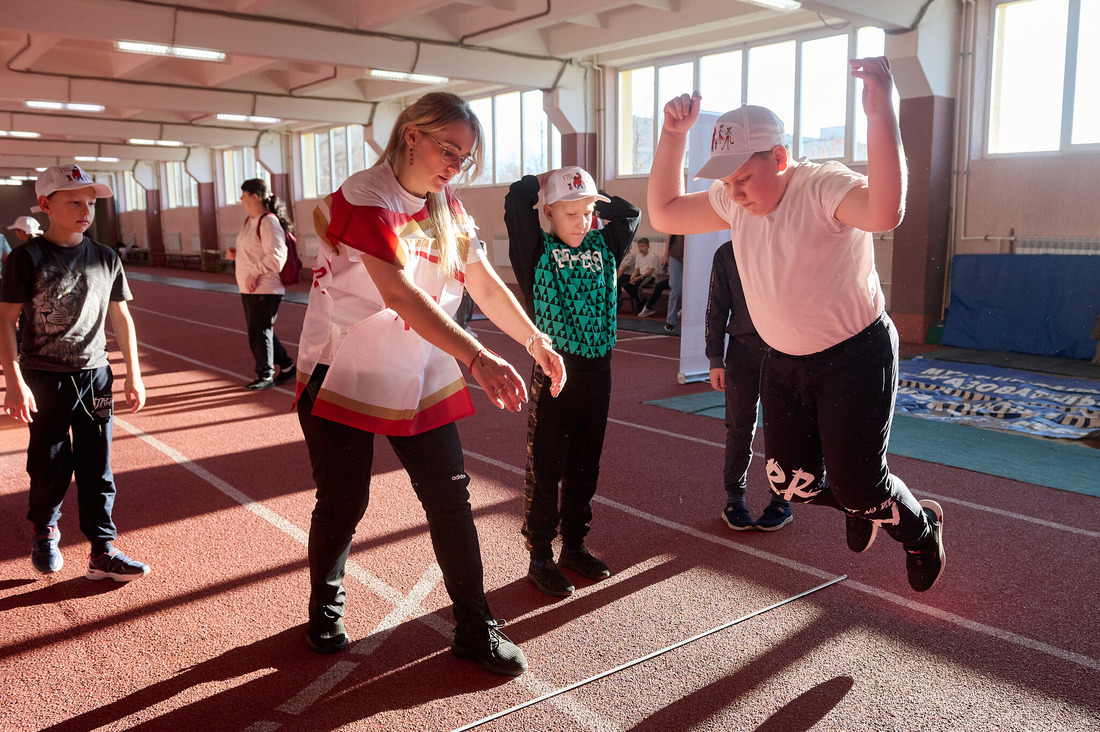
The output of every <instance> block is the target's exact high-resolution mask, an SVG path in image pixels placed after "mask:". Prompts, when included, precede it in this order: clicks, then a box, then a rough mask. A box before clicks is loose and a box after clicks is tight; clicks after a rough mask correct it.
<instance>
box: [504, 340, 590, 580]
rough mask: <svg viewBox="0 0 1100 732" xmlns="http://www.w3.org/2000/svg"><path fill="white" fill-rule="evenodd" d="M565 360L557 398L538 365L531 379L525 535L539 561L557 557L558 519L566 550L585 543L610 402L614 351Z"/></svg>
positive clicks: (532, 554)
mask: <svg viewBox="0 0 1100 732" xmlns="http://www.w3.org/2000/svg"><path fill="white" fill-rule="evenodd" d="M563 359H564V361H565V371H566V373H567V374H569V379H568V380H567V381H566V382H565V388H563V389H562V390H561V393H560V394H558V395H557V396H556V397H553V396H550V379H549V378H548V377H547V376H546V374H545V373H544V372H543V370H542V369H541V368H540V367H539V366H538V365H537V364H536V365H535V371H534V376H533V377H532V379H531V404H530V408H529V410H528V413H527V470H526V474H525V488H524V500H523V528H522V533H523V535H524V536H525V537H526V542H525V543H526V546H527V550H528V551H529V552H531V558H532V559H534V560H537V561H541V560H546V559H551V558H553V556H554V553H553V549H552V548H551V546H550V544H551V542H552V541H553V540H554V537H555V536H556V535H557V531H558V524H559V522H560V524H561V536H562V543H563V544H564V545H565V547H566V548H568V549H579V548H580V547H581V546H583V545H584V537H585V536H587V535H588V531H589V529H590V528H591V527H590V526H589V522H590V521H591V520H592V496H594V495H596V483H597V481H598V480H599V477H600V455H601V454H602V453H603V438H604V433H605V432H606V431H607V411H608V409H609V408H610V406H611V355H610V354H608V355H606V356H603V357H602V358H582V357H580V356H574V355H571V354H563ZM559 482H560V483H561V509H560V511H559V509H558V483H559Z"/></svg>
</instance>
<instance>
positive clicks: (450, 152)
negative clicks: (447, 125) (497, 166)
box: [424, 132, 474, 173]
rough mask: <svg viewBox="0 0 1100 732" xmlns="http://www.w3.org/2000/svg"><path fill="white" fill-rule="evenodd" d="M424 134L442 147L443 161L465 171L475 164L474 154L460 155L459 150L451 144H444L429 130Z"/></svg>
mask: <svg viewBox="0 0 1100 732" xmlns="http://www.w3.org/2000/svg"><path fill="white" fill-rule="evenodd" d="M424 136H425V137H427V138H429V139H430V140H431V141H432V142H434V143H435V144H436V145H439V147H440V149H442V151H443V162H445V163H446V164H447V165H450V166H452V167H455V168H458V170H459V171H460V172H462V173H465V172H466V171H467V170H469V169H470V166H472V165H473V164H474V159H473V157H472V156H470V155H459V154H458V151H457V150H455V149H454V148H452V147H451V146H450V145H444V144H443V143H442V142H440V141H439V140H437V139H435V138H434V137H432V136H431V135H429V134H428V133H427V132H425V133H424Z"/></svg>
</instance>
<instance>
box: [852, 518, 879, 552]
mask: <svg viewBox="0 0 1100 732" xmlns="http://www.w3.org/2000/svg"><path fill="white" fill-rule="evenodd" d="M844 529H845V533H847V535H848V548H849V549H851V550H852V551H854V552H855V553H856V554H862V553H863V552H865V551H867V550H868V549H870V548H871V545H872V544H874V543H875V537H876V536H878V524H876V523H875V522H874V521H871V520H869V519H865V518H860V517H859V516H852V515H851V514H848V513H846V514H844Z"/></svg>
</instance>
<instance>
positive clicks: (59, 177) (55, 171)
mask: <svg viewBox="0 0 1100 732" xmlns="http://www.w3.org/2000/svg"><path fill="white" fill-rule="evenodd" d="M78 188H92V189H93V190H95V197H96V198H111V197H112V196H114V195H115V194H114V192H113V191H112V190H111V187H110V186H109V185H107V184H106V183H96V182H95V181H94V180H92V176H90V175H88V174H87V173H85V172H84V169H83V168H81V167H80V166H79V165H51V166H50V167H48V168H46V169H45V170H44V171H42V172H41V173H39V174H38V181H37V182H36V183H35V184H34V192H35V194H36V195H38V196H49V195H50V194H51V193H57V192H58V191H75V190H77V189H78Z"/></svg>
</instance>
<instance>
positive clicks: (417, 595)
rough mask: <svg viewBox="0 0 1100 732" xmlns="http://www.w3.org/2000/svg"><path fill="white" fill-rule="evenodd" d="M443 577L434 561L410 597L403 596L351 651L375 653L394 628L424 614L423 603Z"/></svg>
mask: <svg viewBox="0 0 1100 732" xmlns="http://www.w3.org/2000/svg"><path fill="white" fill-rule="evenodd" d="M441 579H443V571H442V570H441V569H440V568H439V564H438V563H437V562H432V563H431V564H429V565H428V569H427V570H426V571H425V572H424V574H423V575H421V577H420V579H419V580H417V582H416V584H415V585H414V586H413V588H412V590H410V591H409V595H408V597H405V598H402V600H401V602H399V603H398V604H397V606H396V607H395V608H394V609H393V610H391V611H390V614H389V615H387V616H386V617H384V618H382V621H381V622H380V623H378V625H376V626H375V628H374V630H372V631H371V633H370V635H368V636H366V637H365V638H363V639H362V640H361V641H359V642H358V643H355V644H354V645H352V647H351V649H350V652H351V653H352V654H354V655H359V656H364V655H367V654H370V653H373V652H374V651H375V650H376V649H377V648H378V647H379V646H381V645H382V643H383V642H384V641H385V640H386V638H388V637H389V635H390V632H392V631H393V629H394V628H396V627H397V626H398V625H400V624H401V623H403V622H405V621H406V620H407V619H408V618H410V617H412V616H413V615H414V614H416V613H420V614H424V613H425V612H426V611H425V610H424V608H423V607H422V605H421V603H423V602H424V600H425V599H426V598H427V597H428V594H429V593H430V592H431V591H432V590H433V589H434V588H435V587H436V585H438V584H439V581H440V580H441Z"/></svg>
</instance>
